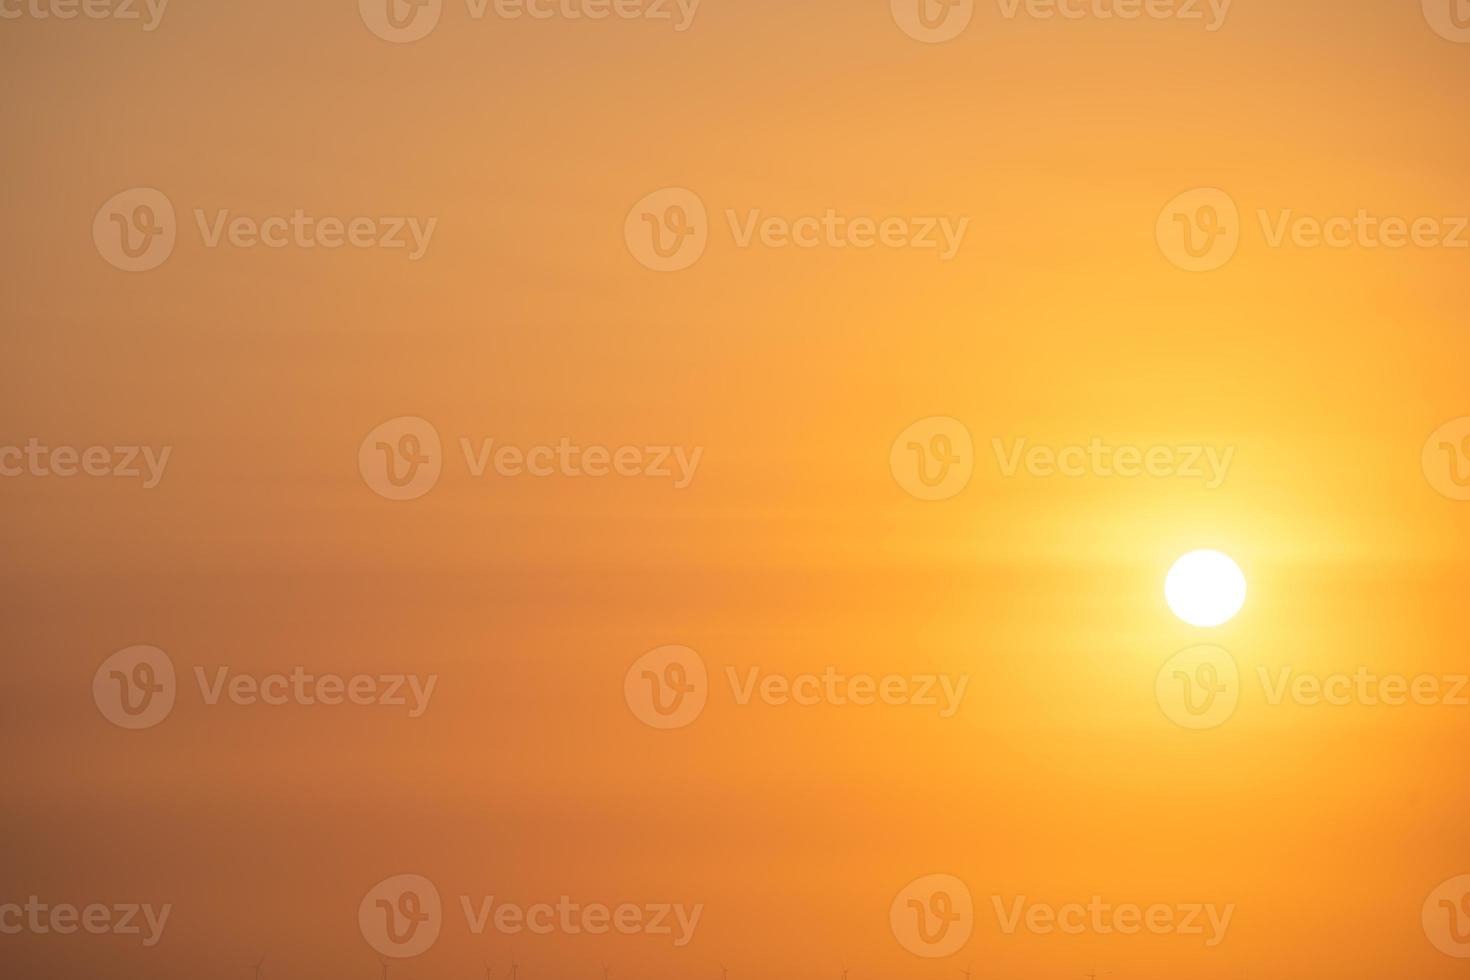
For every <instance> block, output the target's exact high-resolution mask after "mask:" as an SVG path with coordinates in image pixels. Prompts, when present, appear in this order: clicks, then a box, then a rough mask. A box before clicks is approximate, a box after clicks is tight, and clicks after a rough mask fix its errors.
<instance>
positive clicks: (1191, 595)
mask: <svg viewBox="0 0 1470 980" xmlns="http://www.w3.org/2000/svg"><path fill="white" fill-rule="evenodd" d="M1164 599H1165V600H1167V601H1168V603H1169V608H1170V609H1172V610H1174V615H1176V616H1178V617H1179V618H1180V619H1182V620H1184V621H1185V622H1186V623H1188V624H1189V625H1191V626H1205V627H1209V626H1220V625H1221V624H1223V623H1228V622H1230V620H1232V619H1234V618H1235V614H1236V613H1238V612H1240V607H1241V606H1243V605H1245V573H1244V572H1242V571H1241V570H1240V566H1239V565H1237V564H1236V563H1235V561H1234V560H1233V559H1232V558H1231V557H1230V556H1229V555H1227V554H1223V553H1221V552H1219V551H1191V552H1190V553H1189V554H1187V555H1185V556H1184V557H1182V558H1180V559H1179V560H1178V561H1176V562H1175V563H1174V567H1173V568H1170V569H1169V575H1168V577H1167V578H1165V579H1164Z"/></svg>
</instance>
